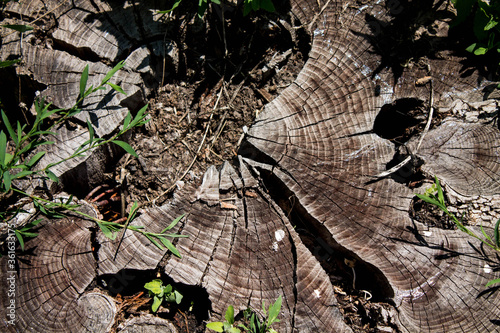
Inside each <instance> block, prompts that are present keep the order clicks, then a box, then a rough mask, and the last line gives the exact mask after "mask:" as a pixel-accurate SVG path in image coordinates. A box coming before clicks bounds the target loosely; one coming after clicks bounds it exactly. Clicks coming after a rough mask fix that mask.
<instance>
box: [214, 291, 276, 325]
mask: <svg viewBox="0 0 500 333" xmlns="http://www.w3.org/2000/svg"><path fill="white" fill-rule="evenodd" d="M281 302H282V299H281V296H279V297H278V299H277V300H276V302H274V304H271V305H269V309H268V310H267V311H266V307H265V304H264V302H262V311H263V312H264V319H263V320H260V319H259V317H258V315H257V314H256V313H255V311H254V310H252V309H246V310H245V311H243V316H244V319H245V323H246V324H247V325H244V324H238V326H235V320H234V308H233V306H232V305H230V306H229V307H228V308H227V311H226V314H225V316H224V319H226V321H225V322H219V321H216V322H211V323H208V324H207V328H209V329H211V330H213V331H216V332H226V333H241V330H240V328H241V329H243V330H244V332H247V333H277V332H276V331H275V330H274V329H273V328H272V327H271V326H272V325H273V324H274V323H277V322H279V321H280V320H279V319H278V315H279V313H280V311H281Z"/></svg>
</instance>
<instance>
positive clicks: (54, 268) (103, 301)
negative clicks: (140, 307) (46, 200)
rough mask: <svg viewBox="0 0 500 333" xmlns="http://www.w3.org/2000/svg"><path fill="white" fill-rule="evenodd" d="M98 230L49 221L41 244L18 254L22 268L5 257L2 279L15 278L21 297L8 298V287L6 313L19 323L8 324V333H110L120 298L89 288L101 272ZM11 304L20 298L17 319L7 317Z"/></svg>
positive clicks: (3, 290) (72, 221) (5, 290)
mask: <svg viewBox="0 0 500 333" xmlns="http://www.w3.org/2000/svg"><path fill="white" fill-rule="evenodd" d="M92 226H93V225H92V223H91V222H88V221H83V220H80V219H77V218H66V219H63V220H60V221H47V220H46V221H44V222H42V227H41V228H40V232H39V235H38V237H37V242H33V243H29V244H27V246H26V249H25V252H23V253H17V255H16V260H17V265H18V267H16V268H12V267H9V265H8V259H9V258H8V257H7V256H4V257H2V258H1V263H2V270H1V271H0V277H1V278H2V281H8V280H7V278H12V279H13V281H14V285H13V290H14V291H13V292H14V294H15V297H7V295H8V288H7V287H11V286H12V285H11V284H6V283H2V284H1V286H0V292H1V293H2V295H3V297H2V306H1V307H0V315H1V316H2V318H4V319H5V320H9V319H14V320H15V322H16V325H15V326H12V325H7V326H6V323H5V321H2V324H1V330H2V332H19V331H24V332H27V331H32V332H47V331H50V332H68V330H70V331H73V330H74V331H75V332H105V331H107V330H109V329H110V328H111V325H112V324H113V320H114V317H115V315H116V308H115V302H114V300H113V299H111V298H109V297H108V296H106V295H104V294H101V293H97V292H92V291H91V290H88V289H89V286H90V284H91V283H92V281H93V280H94V278H95V270H96V262H95V259H94V256H93V254H92V251H91V247H92V242H91V231H90V230H89V228H90V227H92ZM13 237H15V236H13ZM14 243H15V241H14ZM10 300H15V311H13V312H12V313H14V315H15V318H9V317H8V316H7V313H11V312H10V309H9V308H8V306H9V305H10V304H9V303H8V302H9V301H10Z"/></svg>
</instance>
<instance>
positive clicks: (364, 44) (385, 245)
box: [246, 2, 500, 332]
mask: <svg viewBox="0 0 500 333" xmlns="http://www.w3.org/2000/svg"><path fill="white" fill-rule="evenodd" d="M401 6H403V4H401ZM363 8H364V9H363V10H359V9H357V8H350V7H349V6H347V5H345V6H342V4H341V3H340V2H339V3H338V6H335V5H333V6H331V7H329V8H328V9H327V10H325V11H324V12H323V17H322V20H318V21H317V26H316V28H315V30H314V32H313V34H314V35H315V36H316V37H315V38H314V40H313V47H312V50H311V53H310V59H309V61H308V62H307V64H306V65H305V67H304V69H303V70H302V72H301V74H300V75H299V77H298V79H297V81H296V82H295V84H293V85H292V86H291V87H290V88H288V90H286V91H284V92H283V93H282V94H281V95H280V97H278V98H277V99H276V100H274V101H273V102H272V103H270V104H269V105H267V107H266V109H265V111H264V112H262V113H261V114H260V115H259V117H258V119H257V121H256V123H255V125H254V126H252V128H251V129H250V132H249V135H248V137H249V138H248V140H249V142H250V144H251V147H249V148H248V149H247V151H246V154H247V156H250V157H252V158H253V157H254V156H265V157H266V158H265V159H264V161H266V162H267V163H268V164H271V166H269V167H268V169H270V170H271V169H274V170H275V171H274V174H275V175H276V176H277V177H278V178H279V179H280V180H281V181H282V182H284V184H285V186H286V187H287V188H288V189H289V190H290V191H291V192H292V193H293V194H294V195H295V198H297V201H298V203H297V204H298V205H299V206H301V207H302V209H304V210H305V211H306V212H307V213H308V214H310V216H311V217H312V221H313V223H316V224H317V225H318V226H324V227H326V229H327V230H328V231H329V233H330V235H331V238H332V239H333V240H334V241H335V242H337V243H338V244H339V245H340V246H341V247H343V248H345V249H346V250H349V251H352V252H353V253H354V254H355V255H356V256H358V258H359V259H360V260H362V261H364V262H367V263H369V264H371V265H373V266H374V267H377V268H378V269H379V270H380V273H381V274H382V275H383V277H384V278H385V279H387V281H388V283H389V286H390V290H388V291H386V296H387V297H389V298H391V299H392V300H393V301H394V303H395V304H396V307H397V308H398V311H399V317H398V318H397V320H398V321H399V327H400V329H401V330H402V331H409V332H477V331H481V332H487V331H494V330H496V329H498V326H497V325H498V316H499V315H500V307H499V306H498V298H499V295H498V293H496V292H492V293H490V292H487V291H485V288H484V285H485V284H486V283H487V282H488V281H489V280H491V279H493V278H496V277H497V275H496V274H495V273H494V272H492V270H491V269H489V265H492V262H491V261H490V260H494V255H493V254H492V253H490V252H489V251H488V250H486V249H485V251H484V252H485V254H482V253H481V252H478V251H477V249H478V248H480V244H478V242H474V241H473V240H472V239H470V238H468V237H467V236H465V235H464V234H463V233H461V232H459V231H456V230H441V229H439V228H432V227H427V226H425V225H422V224H420V223H418V222H416V221H412V220H411V219H410V217H409V216H408V209H409V206H410V202H411V199H412V197H413V194H412V191H410V190H409V189H408V188H406V187H405V186H404V185H402V184H398V183H396V182H395V181H393V180H392V179H388V178H385V179H381V180H379V181H375V182H372V181H373V180H374V177H373V176H375V175H377V174H379V173H380V172H382V171H384V170H385V169H386V165H387V163H388V162H389V161H390V160H391V159H392V158H393V156H394V154H395V148H394V146H393V144H392V143H390V142H389V141H387V140H384V139H382V138H380V137H379V136H377V135H376V134H374V133H373V132H372V129H373V123H374V119H375V117H376V116H377V114H378V112H379V111H380V109H381V107H382V106H383V105H385V104H388V103H392V102H393V101H395V100H397V99H398V98H403V97H412V98H418V99H422V100H428V98H429V97H428V96H429V92H428V90H426V89H423V90H422V88H420V87H415V80H416V79H417V78H419V77H422V76H424V75H425V72H423V71H418V70H417V71H412V70H411V68H408V69H405V70H404V71H403V72H402V73H401V77H399V79H398V80H397V81H393V78H394V73H393V72H391V71H390V70H389V69H386V68H383V69H382V71H380V72H379V73H378V74H375V70H376V69H377V67H378V66H379V65H380V63H381V59H380V57H379V56H377V54H374V52H373V47H372V45H371V44H370V43H369V41H368V39H367V38H366V36H372V34H373V33H372V31H371V30H370V29H369V27H368V26H367V24H366V17H367V16H370V15H372V16H378V17H380V16H381V15H380V14H378V13H379V12H380V13H383V12H385V11H383V8H380V7H378V6H376V5H375V6H364V7H363ZM386 19H387V18H384V17H383V16H382V17H381V20H386ZM430 68H431V75H432V76H433V77H434V78H435V83H436V84H435V85H434V88H435V91H436V92H438V93H437V96H435V98H436V101H437V102H436V103H437V104H440V105H446V104H447V103H449V102H452V101H453V100H454V99H459V98H469V99H470V100H475V99H474V95H476V98H477V97H481V96H480V95H479V94H478V93H477V92H478V91H480V89H481V86H478V85H477V76H469V77H464V78H460V77H459V76H458V75H457V74H459V73H460V71H459V70H460V64H459V63H458V62H457V61H456V60H453V58H451V60H432V61H431V63H430ZM454 74H455V75H454ZM481 98H482V97H481ZM451 124H454V126H460V127H459V129H458V128H457V129H453V128H450V126H451ZM443 133H446V136H447V137H446V138H444V137H443ZM460 133H463V134H460ZM450 137H453V139H450ZM426 138H427V139H426V141H424V142H425V143H424V147H422V148H423V150H422V151H423V152H424V154H423V155H422V157H423V158H424V159H425V161H426V162H427V163H428V165H429V170H432V172H433V173H435V174H437V175H438V176H441V175H442V176H443V177H446V178H445V179H446V180H447V183H448V185H449V186H450V187H452V188H453V186H456V188H457V190H458V191H467V194H470V193H471V192H472V191H476V194H482V193H485V192H487V193H488V194H492V193H498V180H499V173H498V165H499V162H500V160H499V156H498V143H499V142H500V135H499V132H498V129H497V128H493V127H491V128H488V127H485V126H474V129H472V128H471V126H470V125H467V124H458V123H456V122H445V123H444V124H443V129H441V130H439V129H436V130H435V131H433V132H431V133H429V135H428V137H426ZM483 144H484V145H483ZM480 147H481V148H480ZM483 147H484V149H483ZM253 149H257V150H258V151H260V153H261V154H260V155H257V154H255V152H254V151H253ZM443 156H446V158H445V159H443ZM437 159H439V162H437ZM472 170H474V171H472ZM451 174H453V177H451ZM477 176H479V177H478V178H476V177H477ZM457 179H458V180H459V182H456V180H457ZM464 179H465V180H466V182H465V183H464V182H463V180H464ZM473 179H474V180H473ZM454 184H456V185H454ZM488 227H489V228H491V227H492V226H491V225H488ZM489 230H491V229H489ZM476 231H477V230H476ZM475 318H477V320H476V319H475Z"/></svg>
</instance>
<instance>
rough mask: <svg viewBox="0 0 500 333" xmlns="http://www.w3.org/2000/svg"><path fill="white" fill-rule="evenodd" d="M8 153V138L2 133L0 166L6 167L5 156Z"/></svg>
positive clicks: (0, 137)
mask: <svg viewBox="0 0 500 333" xmlns="http://www.w3.org/2000/svg"><path fill="white" fill-rule="evenodd" d="M6 153H7V136H6V135H5V133H4V132H3V131H0V166H5V165H6V164H7V163H6V162H5V154H6Z"/></svg>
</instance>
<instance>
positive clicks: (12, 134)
mask: <svg viewBox="0 0 500 333" xmlns="http://www.w3.org/2000/svg"><path fill="white" fill-rule="evenodd" d="M2 120H3V123H4V125H5V127H6V128H7V132H9V135H10V138H11V140H12V141H14V143H15V144H16V146H17V145H18V144H19V141H17V135H16V132H14V129H13V128H12V125H11V124H10V121H9V118H7V115H6V114H5V112H3V110H2Z"/></svg>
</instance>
